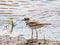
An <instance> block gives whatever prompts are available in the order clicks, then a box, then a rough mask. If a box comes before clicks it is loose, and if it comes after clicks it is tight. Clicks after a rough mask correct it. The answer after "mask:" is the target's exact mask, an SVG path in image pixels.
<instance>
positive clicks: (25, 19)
mask: <svg viewBox="0 0 60 45" xmlns="http://www.w3.org/2000/svg"><path fill="white" fill-rule="evenodd" d="M29 20H30V18H28V17H26V18H24V19H22V21H29Z"/></svg>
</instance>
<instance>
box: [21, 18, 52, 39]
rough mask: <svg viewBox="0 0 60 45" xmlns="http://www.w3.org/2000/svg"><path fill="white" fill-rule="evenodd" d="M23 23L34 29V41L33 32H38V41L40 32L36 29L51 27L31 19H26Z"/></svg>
mask: <svg viewBox="0 0 60 45" xmlns="http://www.w3.org/2000/svg"><path fill="white" fill-rule="evenodd" d="M22 21H25V22H26V25H27V26H28V27H29V28H31V29H32V35H31V38H32V40H33V30H35V31H36V39H37V40H38V32H37V30H36V29H38V28H41V27H43V26H45V25H51V24H50V23H43V22H39V21H36V20H33V19H30V18H28V17H26V18H24V19H23V20H22Z"/></svg>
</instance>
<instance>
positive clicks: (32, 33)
mask: <svg viewBox="0 0 60 45" xmlns="http://www.w3.org/2000/svg"><path fill="white" fill-rule="evenodd" d="M31 39H32V41H33V29H32V35H31Z"/></svg>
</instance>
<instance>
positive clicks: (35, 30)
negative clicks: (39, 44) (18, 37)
mask: <svg viewBox="0 0 60 45" xmlns="http://www.w3.org/2000/svg"><path fill="white" fill-rule="evenodd" d="M35 31H36V40H38V32H37V30H36V29H35Z"/></svg>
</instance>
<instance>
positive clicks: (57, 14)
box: [0, 0, 60, 40]
mask: <svg viewBox="0 0 60 45" xmlns="http://www.w3.org/2000/svg"><path fill="white" fill-rule="evenodd" d="M15 2H18V5H19V6H18V7H13V6H12V8H16V9H17V10H13V12H12V13H13V14H12V15H14V16H12V17H13V18H14V23H15V24H16V26H15V27H14V30H13V33H12V34H10V33H9V29H10V28H11V25H9V28H8V29H6V28H4V26H6V25H7V24H6V23H5V21H2V20H8V18H9V17H10V15H9V16H7V15H6V14H0V20H1V21H0V35H5V34H8V35H10V36H17V35H23V37H25V38H26V39H29V38H30V36H31V29H30V28H28V27H26V25H25V22H23V21H21V19H23V18H24V17H29V18H32V19H35V20H37V21H41V22H46V23H51V24H52V25H49V26H44V27H42V28H40V29H37V30H38V35H39V39H43V38H44V35H45V38H46V39H49V40H60V25H59V24H60V8H59V4H60V2H59V1H53V2H51V1H50V2H49V3H48V2H42V1H27V0H23V1H19V0H18V1H15ZM8 3H9V2H8ZM1 7H4V6H1ZM1 7H0V8H1ZM5 8H10V6H5ZM4 15H5V16H4ZM35 36H36V35H35V32H34V38H35Z"/></svg>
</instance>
